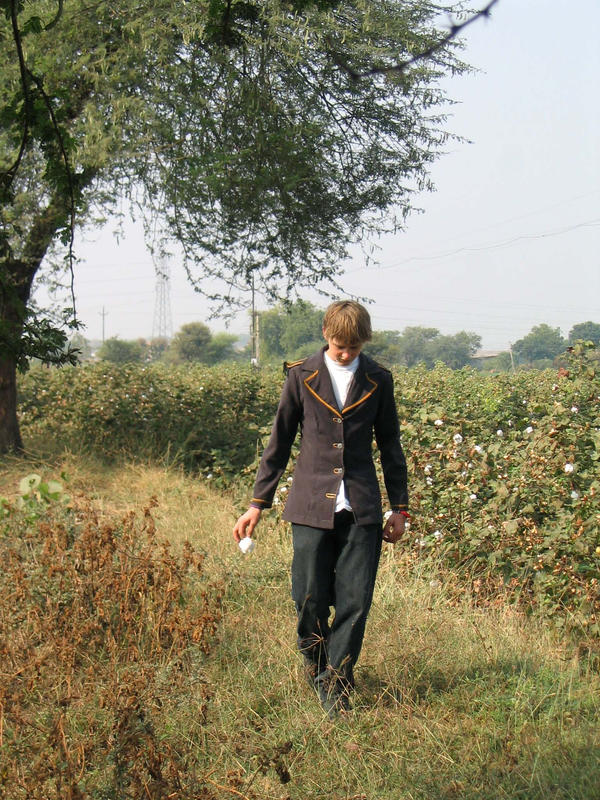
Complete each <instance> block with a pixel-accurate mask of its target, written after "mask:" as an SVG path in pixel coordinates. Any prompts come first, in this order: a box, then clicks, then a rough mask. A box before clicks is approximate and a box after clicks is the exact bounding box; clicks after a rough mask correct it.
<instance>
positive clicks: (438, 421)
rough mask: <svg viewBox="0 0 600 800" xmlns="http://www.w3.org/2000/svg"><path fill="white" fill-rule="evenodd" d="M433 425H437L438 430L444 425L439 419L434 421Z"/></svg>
mask: <svg viewBox="0 0 600 800" xmlns="http://www.w3.org/2000/svg"><path fill="white" fill-rule="evenodd" d="M433 424H434V425H437V427H438V428H439V427H441V426H442V425H443V424H444V421H443V420H441V419H436V421H435V422H434V423H433Z"/></svg>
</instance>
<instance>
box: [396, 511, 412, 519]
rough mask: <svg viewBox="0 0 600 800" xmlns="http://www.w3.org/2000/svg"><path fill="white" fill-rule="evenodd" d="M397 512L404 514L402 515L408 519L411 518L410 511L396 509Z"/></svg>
mask: <svg viewBox="0 0 600 800" xmlns="http://www.w3.org/2000/svg"><path fill="white" fill-rule="evenodd" d="M396 514H402V516H403V517H406V519H410V514H409V513H408V511H396Z"/></svg>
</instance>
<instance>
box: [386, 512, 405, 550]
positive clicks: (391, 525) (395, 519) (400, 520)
mask: <svg viewBox="0 0 600 800" xmlns="http://www.w3.org/2000/svg"><path fill="white" fill-rule="evenodd" d="M405 525H406V517H405V516H404V514H391V515H390V516H389V517H388V519H387V521H386V523H385V524H384V526H383V541H384V542H390V543H391V544H396V542H397V541H398V539H401V538H402V536H404V528H405Z"/></svg>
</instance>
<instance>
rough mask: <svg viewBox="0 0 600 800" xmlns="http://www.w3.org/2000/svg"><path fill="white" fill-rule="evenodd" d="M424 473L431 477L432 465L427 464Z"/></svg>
mask: <svg viewBox="0 0 600 800" xmlns="http://www.w3.org/2000/svg"><path fill="white" fill-rule="evenodd" d="M423 472H424V473H425V475H429V474H430V473H431V464H425V467H424V469H423Z"/></svg>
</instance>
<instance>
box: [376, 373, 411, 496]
mask: <svg viewBox="0 0 600 800" xmlns="http://www.w3.org/2000/svg"><path fill="white" fill-rule="evenodd" d="M382 389H383V391H382V393H381V399H380V402H379V409H378V411H377V417H376V419H375V441H376V442H377V447H378V448H379V455H380V458H381V467H382V469H383V479H384V481H385V488H386V491H387V495H388V500H389V502H390V507H391V509H392V511H406V510H407V509H408V478H407V470H406V458H405V457H404V452H403V450H402V445H401V444H400V425H399V423H398V412H397V410H396V401H395V400H394V381H393V378H392V376H391V374H390V373H387V372H386V374H385V379H384V381H383V382H382Z"/></svg>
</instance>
